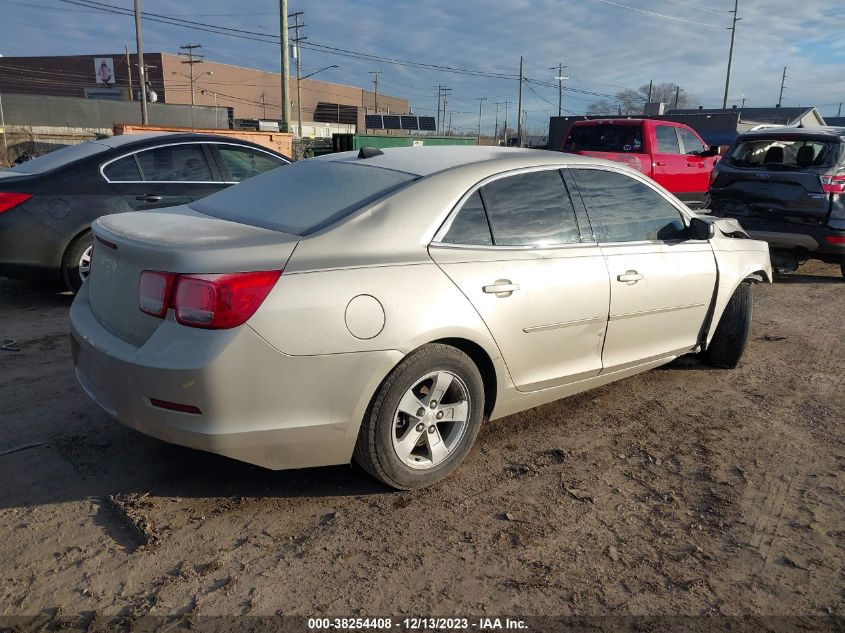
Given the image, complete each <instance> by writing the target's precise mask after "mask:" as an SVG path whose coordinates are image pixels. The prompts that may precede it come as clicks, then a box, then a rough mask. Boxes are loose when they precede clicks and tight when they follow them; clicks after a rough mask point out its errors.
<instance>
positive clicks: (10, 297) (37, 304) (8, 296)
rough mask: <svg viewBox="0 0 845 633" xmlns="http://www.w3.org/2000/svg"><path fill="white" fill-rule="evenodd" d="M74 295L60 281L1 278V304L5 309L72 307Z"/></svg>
mask: <svg viewBox="0 0 845 633" xmlns="http://www.w3.org/2000/svg"><path fill="white" fill-rule="evenodd" d="M73 297H74V294H73V293H72V292H71V291H69V290H67V289H66V288H64V287H63V286H62V284H61V283H60V282H59V281H58V280H47V279H45V280H37V281H36V280H30V279H26V280H24V279H8V278H7V277H0V302H2V304H3V307H4V308H12V309H18V310H40V309H44V308H61V307H65V308H68V307H70V304H71V303H73Z"/></svg>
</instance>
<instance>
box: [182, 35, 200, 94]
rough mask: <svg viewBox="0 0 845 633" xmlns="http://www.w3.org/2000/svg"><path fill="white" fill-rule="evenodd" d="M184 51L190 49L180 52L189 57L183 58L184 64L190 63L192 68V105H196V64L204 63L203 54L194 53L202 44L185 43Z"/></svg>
mask: <svg viewBox="0 0 845 633" xmlns="http://www.w3.org/2000/svg"><path fill="white" fill-rule="evenodd" d="M179 48H181V49H182V50H183V51H188V52H187V53H179V55H181V56H182V57H187V58H188V59H183V60H182V63H183V64H188V65H189V66H190V68H191V105H192V106H193V105H194V81H195V77H194V64H202V62H203V59H202V58H203V56H202V55H198V54H195V53H194V49H195V48H202V44H185V45H184V46H180V47H179Z"/></svg>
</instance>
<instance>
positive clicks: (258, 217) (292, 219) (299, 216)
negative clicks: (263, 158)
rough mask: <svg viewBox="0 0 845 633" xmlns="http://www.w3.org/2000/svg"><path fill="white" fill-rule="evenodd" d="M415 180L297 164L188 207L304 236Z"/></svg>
mask: <svg viewBox="0 0 845 633" xmlns="http://www.w3.org/2000/svg"><path fill="white" fill-rule="evenodd" d="M417 178H418V176H415V175H413V174H408V173H405V172H400V171H393V170H390V169H383V168H379V167H373V166H371V165H361V164H356V163H341V162H333V161H309V160H304V161H299V162H296V163H293V164H292V165H288V166H286V167H282V168H281V169H274V170H272V171H269V172H266V173H264V174H261V175H260V176H256V177H254V178H250V179H249V180H246V181H244V182H242V183H240V184H238V185H235V186H232V187H229V188H228V189H224V190H223V191H220V192H219V193H216V194H214V195H212V196H209V197H207V198H203V199H202V200H198V201H197V202H193V203H191V205H190V207H191V208H193V209H195V210H197V211H199V212H200V213H204V214H205V215H210V216H212V217H215V218H220V219H222V220H230V221H232V222H238V223H240V224H249V225H252V226H258V227H261V228H265V229H271V230H275V231H282V232H284V233H288V234H291V235H300V236H301V235H308V234H310V233H314V232H315V231H318V230H320V229H322V228H324V227H326V226H329V225H331V224H334V223H335V222H337V221H338V220H340V219H342V218H344V217H346V216H347V215H350V214H351V213H353V212H354V211H357V210H358V209H360V208H362V207H364V206H366V205H368V204H370V203H372V202H374V201H376V200H378V199H379V198H381V197H383V196H385V195H386V194H388V193H390V192H392V191H394V190H396V189H398V188H399V187H403V186H405V185H407V184H408V183H410V182H413V181H414V180H417Z"/></svg>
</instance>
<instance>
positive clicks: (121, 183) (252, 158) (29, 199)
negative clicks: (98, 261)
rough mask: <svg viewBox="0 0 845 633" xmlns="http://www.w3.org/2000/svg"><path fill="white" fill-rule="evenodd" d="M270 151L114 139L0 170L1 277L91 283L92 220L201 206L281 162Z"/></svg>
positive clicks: (146, 136)
mask: <svg viewBox="0 0 845 633" xmlns="http://www.w3.org/2000/svg"><path fill="white" fill-rule="evenodd" d="M289 162H290V160H289V159H288V158H286V157H285V156H282V155H281V154H279V153H277V152H274V151H272V150H269V149H267V148H264V147H261V146H259V145H255V144H253V143H249V142H247V141H241V140H237V139H231V138H229V137H224V136H219V135H209V134H185V133H143V134H129V135H124V136H114V137H111V138H104V139H102V140H97V141H90V142H87V143H82V144H80V145H72V146H69V147H65V148H63V149H60V150H56V151H54V152H51V153H49V154H45V155H44V156H40V157H38V158H34V159H32V160H29V161H27V162H25V163H21V164H20V165H17V166H15V167H12V168H11V169H5V170H0V275H5V276H7V277H33V276H53V277H59V278H61V280H62V281H63V282H64V284H65V285H66V286H67V287H68V288H69V289H71V290H77V289H78V288H79V286H80V285H82V282H83V281H84V280H85V278H86V277H87V276H88V271H89V266H90V261H91V244H92V241H91V240H92V237H91V231H90V230H89V226H90V224H91V222H93V221H94V220H95V219H96V218H97V217H99V216H101V215H108V214H112V213H123V212H125V211H143V210H147V209H155V208H158V207H169V206H173V205H178V204H184V203H187V202H192V201H194V200H199V199H200V198H203V197H205V196H207V195H209V194H212V193H215V192H217V191H220V190H221V189H224V188H225V187H228V186H229V185H231V184H234V183H237V182H240V181H242V180H245V179H246V178H249V177H251V176H254V175H256V174H260V173H262V172H265V171H267V170H269V169H275V168H276V167H279V166H281V165H287V164H288V163H289Z"/></svg>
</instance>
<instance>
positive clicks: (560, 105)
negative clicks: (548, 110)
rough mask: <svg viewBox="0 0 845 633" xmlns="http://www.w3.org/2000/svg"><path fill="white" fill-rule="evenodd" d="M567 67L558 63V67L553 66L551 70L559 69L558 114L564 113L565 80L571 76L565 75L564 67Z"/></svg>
mask: <svg viewBox="0 0 845 633" xmlns="http://www.w3.org/2000/svg"><path fill="white" fill-rule="evenodd" d="M564 68H566V66H564V65H563V64H558V65H557V69H555V67H554V66H552V67H551V68H550V69H549V70H557V77H555V79H557V115H558V116H561V115H562V114H563V80H564V79H569V77H564V76H563V69H564Z"/></svg>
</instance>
